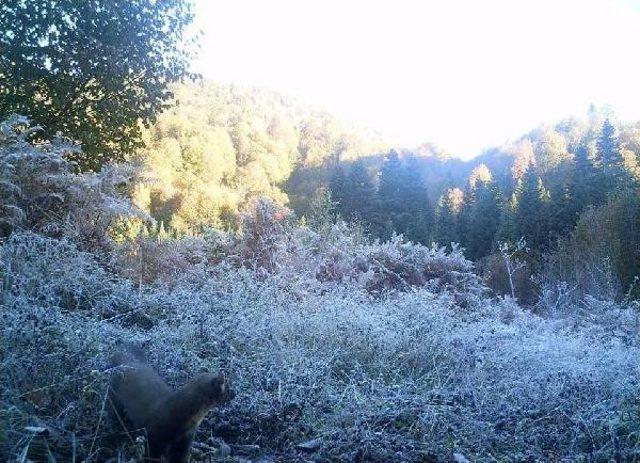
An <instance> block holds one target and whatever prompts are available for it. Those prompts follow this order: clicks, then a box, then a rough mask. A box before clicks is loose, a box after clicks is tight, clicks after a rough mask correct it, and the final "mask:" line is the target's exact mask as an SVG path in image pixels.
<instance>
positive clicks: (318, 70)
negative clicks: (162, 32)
mask: <svg viewBox="0 0 640 463" xmlns="http://www.w3.org/2000/svg"><path fill="white" fill-rule="evenodd" d="M196 2H197V3H196V5H197V22H198V26H199V27H200V28H202V30H203V32H204V37H203V40H202V50H201V57H200V60H199V62H198V64H197V69H198V70H199V71H200V72H202V73H203V74H204V75H205V76H206V77H209V78H213V79H216V80H222V81H234V82H241V83H248V84H254V85H260V86H266V87H269V88H272V89H276V90H280V91H283V92H286V93H291V94H294V95H296V96H299V97H302V98H303V100H306V101H308V102H310V103H313V104H318V105H320V106H322V107H324V108H326V109H328V110H330V111H331V112H333V113H335V114H337V115H339V116H341V117H343V118H346V119H348V120H352V121H355V122H361V123H364V124H366V125H369V126H371V127H373V128H376V129H378V130H380V131H381V132H382V133H383V134H384V135H386V136H387V138H389V139H390V140H392V141H394V142H396V143H398V144H402V145H405V146H414V145H417V144H419V143H421V142H425V141H432V142H435V143H437V144H438V145H440V146H441V147H443V148H445V149H446V150H448V151H450V152H452V153H453V154H456V155H459V156H463V157H469V156H472V155H475V154H478V152H479V151H480V150H481V149H482V148H484V147H487V146H490V145H496V144H501V143H503V142H504V141H506V140H508V139H511V138H515V137H517V136H518V135H521V134H522V133H523V132H526V131H528V130H529V129H531V128H533V127H534V126H535V125H537V124H539V123H541V122H544V121H553V120H555V119H558V118H561V117H564V116H567V115H570V114H579V115H581V114H584V113H585V112H586V110H587V108H588V106H589V104H590V103H592V102H593V103H595V104H604V103H608V104H611V106H612V107H613V108H614V110H615V111H616V113H617V114H618V115H620V116H621V117H622V118H630V119H640V49H639V47H638V45H639V44H640V0H634V1H629V0H626V1H625V0H597V1H595V0H526V1H520V0H504V1H503V0H466V1H459V0H438V1H430V0H424V1H403V0H393V1H391V0H390V1H375V0H369V1H359V0H319V1H316V0H196Z"/></svg>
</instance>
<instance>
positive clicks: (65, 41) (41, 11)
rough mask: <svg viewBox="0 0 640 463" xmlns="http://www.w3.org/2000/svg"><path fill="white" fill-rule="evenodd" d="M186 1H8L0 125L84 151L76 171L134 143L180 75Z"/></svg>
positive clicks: (1, 41) (2, 24)
mask: <svg viewBox="0 0 640 463" xmlns="http://www.w3.org/2000/svg"><path fill="white" fill-rule="evenodd" d="M192 10H193V6H192V4H191V2H190V1H189V0H160V1H158V0H128V1H126V2H123V1H116V0H58V1H52V0H6V1H3V2H2V5H1V6H0V50H2V52H1V54H0V119H2V118H5V117H6V116H7V115H9V114H11V113H18V114H23V115H27V116H29V117H30V118H31V119H32V120H33V121H34V122H36V123H38V124H41V125H42V126H43V128H44V132H43V135H44V136H45V137H48V138H51V137H52V136H53V135H55V133H56V132H58V131H61V132H63V133H64V134H65V135H66V136H70V137H72V138H73V139H74V140H76V141H79V142H81V143H82V144H83V152H84V155H82V156H81V157H79V158H78V159H76V160H77V161H78V162H79V164H80V167H81V168H82V169H84V170H96V169H99V168H100V167H101V166H102V165H103V164H104V163H105V162H108V161H119V160H122V159H124V158H125V157H126V155H127V154H128V153H131V152H132V151H134V150H135V148H137V147H139V146H140V145H141V127H140V125H141V124H140V123H142V124H145V125H146V124H149V123H150V122H152V121H153V120H154V117H155V115H156V114H157V113H158V112H159V111H160V110H161V109H162V108H163V107H164V103H165V102H166V101H167V99H168V98H169V97H170V96H171V95H170V91H169V89H168V84H169V83H171V82H174V81H177V80H179V79H181V78H182V77H184V76H185V75H187V74H188V68H189V63H190V60H191V58H192V55H193V51H194V47H193V45H194V42H193V41H192V40H189V41H183V38H184V37H185V32H186V28H187V26H188V25H189V24H190V23H191V22H192V20H193V11H192Z"/></svg>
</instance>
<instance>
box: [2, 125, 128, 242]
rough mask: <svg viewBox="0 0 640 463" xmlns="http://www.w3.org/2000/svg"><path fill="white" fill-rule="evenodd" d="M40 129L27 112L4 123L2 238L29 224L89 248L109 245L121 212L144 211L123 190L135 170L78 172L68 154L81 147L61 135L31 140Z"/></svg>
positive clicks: (122, 214)
mask: <svg viewBox="0 0 640 463" xmlns="http://www.w3.org/2000/svg"><path fill="white" fill-rule="evenodd" d="M38 131H39V127H32V126H31V125H30V123H29V120H28V119H27V118H25V117H22V116H12V117H10V118H9V119H8V120H6V121H3V122H2V123H0V199H1V200H2V201H1V202H0V237H1V236H8V235H9V234H10V233H11V232H12V231H13V230H17V229H28V230H33V231H37V232H39V233H44V234H46V235H49V236H55V237H61V236H67V237H71V238H73V239H74V240H75V241H76V242H77V243H79V244H81V245H82V246H83V247H84V248H86V249H91V250H99V249H105V248H108V247H109V246H108V245H109V236H108V231H109V228H110V226H111V225H112V224H113V223H114V221H115V220H116V219H117V218H118V217H121V216H135V215H139V216H141V214H140V212H139V211H137V210H136V209H135V208H134V207H132V205H131V203H130V202H129V201H128V200H127V199H126V198H125V197H124V196H123V195H122V191H120V190H121V189H122V186H123V185H124V184H126V182H127V181H128V178H129V177H130V176H131V175H133V171H132V170H131V169H130V168H128V167H124V166H120V167H107V168H105V169H103V170H102V171H101V172H100V173H99V174H78V173H76V166H75V164H74V163H72V162H70V161H68V160H67V159H66V158H65V155H66V154H68V153H70V152H73V151H77V150H78V147H77V146H73V145H72V144H70V143H68V142H66V141H64V140H63V139H61V138H59V139H55V140H53V141H52V142H51V143H35V142H31V141H29V139H30V137H33V136H34V135H35V134H37V133H38Z"/></svg>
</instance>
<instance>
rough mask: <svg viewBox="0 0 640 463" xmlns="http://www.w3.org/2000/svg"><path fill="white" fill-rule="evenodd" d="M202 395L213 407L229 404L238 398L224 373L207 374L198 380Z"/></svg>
mask: <svg viewBox="0 0 640 463" xmlns="http://www.w3.org/2000/svg"><path fill="white" fill-rule="evenodd" d="M198 386H199V389H200V391H201V393H202V394H203V395H204V396H205V397H206V398H207V400H208V401H209V402H210V403H211V405H220V404H223V403H225V402H229V401H230V400H231V399H233V398H234V397H235V396H236V392H235V391H234V390H233V388H231V385H230V384H229V382H228V381H227V379H226V378H225V376H224V374H222V373H205V374H203V375H201V376H200V377H199V378H198Z"/></svg>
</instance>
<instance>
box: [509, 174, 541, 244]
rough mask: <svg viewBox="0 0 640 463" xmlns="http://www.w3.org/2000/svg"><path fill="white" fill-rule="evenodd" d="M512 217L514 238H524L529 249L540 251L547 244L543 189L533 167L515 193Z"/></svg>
mask: <svg viewBox="0 0 640 463" xmlns="http://www.w3.org/2000/svg"><path fill="white" fill-rule="evenodd" d="M516 197H517V206H516V210H515V217H514V219H515V220H514V228H515V233H516V237H517V238H518V239H519V238H524V239H525V241H526V242H527V245H529V246H530V247H531V248H534V249H542V248H544V247H545V246H546V244H547V242H548V234H547V225H546V217H545V214H546V212H547V210H546V207H545V206H546V204H545V202H544V199H543V198H544V187H543V185H542V181H541V180H540V177H538V175H537V174H536V173H535V170H534V169H533V166H531V165H530V166H529V168H528V169H527V171H526V172H525V174H524V177H523V178H522V181H521V183H520V185H519V186H518V189H517V191H516Z"/></svg>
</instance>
